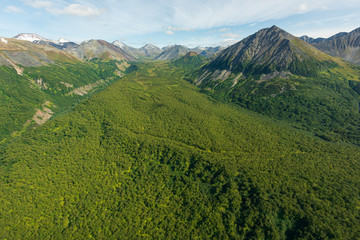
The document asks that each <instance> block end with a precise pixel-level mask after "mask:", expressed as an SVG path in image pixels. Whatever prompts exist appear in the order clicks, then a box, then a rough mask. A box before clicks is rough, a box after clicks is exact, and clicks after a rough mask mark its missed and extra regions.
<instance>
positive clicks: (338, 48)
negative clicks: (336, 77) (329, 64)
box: [301, 28, 360, 65]
mask: <svg viewBox="0 0 360 240" xmlns="http://www.w3.org/2000/svg"><path fill="white" fill-rule="evenodd" d="M301 38H302V39H303V40H305V41H307V42H308V43H310V44H311V45H313V46H314V47H316V48H317V49H319V50H321V51H323V52H325V53H327V54H329V55H331V56H333V57H341V58H343V59H344V60H346V61H348V62H351V63H353V64H356V65H360V28H357V29H355V30H354V31H352V32H349V33H344V32H341V33H338V34H336V35H334V36H332V37H329V38H316V39H313V38H309V37H307V36H303V37H301Z"/></svg>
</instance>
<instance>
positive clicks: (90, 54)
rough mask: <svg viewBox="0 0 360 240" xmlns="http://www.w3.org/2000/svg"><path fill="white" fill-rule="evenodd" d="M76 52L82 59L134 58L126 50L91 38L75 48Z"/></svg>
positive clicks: (74, 52)
mask: <svg viewBox="0 0 360 240" xmlns="http://www.w3.org/2000/svg"><path fill="white" fill-rule="evenodd" d="M72 52H73V54H75V55H76V56H77V57H78V58H80V59H87V60H91V59H95V58H96V59H100V60H129V61H132V60H134V59H133V58H132V57H131V56H129V55H128V54H127V53H126V52H125V51H123V50H122V49H121V48H119V47H118V46H115V45H113V44H111V43H109V42H106V41H104V40H89V41H85V42H82V43H81V44H80V46H79V47H78V48H76V49H74V50H73V51H72Z"/></svg>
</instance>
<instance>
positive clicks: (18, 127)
mask: <svg viewBox="0 0 360 240" xmlns="http://www.w3.org/2000/svg"><path fill="white" fill-rule="evenodd" d="M119 64H121V62H116V61H110V62H107V63H104V62H99V61H92V62H85V63H80V62H77V63H65V62H64V63H60V62H58V63H57V64H53V65H48V66H42V67H27V68H24V72H23V75H18V74H17V73H16V71H15V70H14V69H13V68H9V67H6V66H0V111H1V112H2V113H3V114H1V116H0V122H1V123H2V124H1V126H0V145H2V144H4V143H5V142H7V140H9V139H11V138H12V137H13V136H18V135H19V133H21V132H23V131H25V130H26V128H28V127H29V126H32V125H33V121H32V122H29V121H30V120H31V119H32V118H33V116H34V114H35V112H36V110H35V108H37V109H40V110H42V108H43V107H44V104H45V103H47V105H48V106H47V107H48V108H49V109H51V111H53V112H54V113H55V115H59V114H62V113H64V112H66V111H68V110H69V109H71V108H72V107H73V106H74V105H75V104H77V103H78V102H80V101H82V100H83V99H85V98H86V97H88V93H93V92H94V91H96V90H99V89H103V88H104V87H105V86H107V85H109V84H110V83H111V82H113V81H115V80H116V79H118V78H119V76H118V75H117V73H118V74H119V73H120V72H121V71H120V70H119V69H118V65H119ZM119 66H120V65H119ZM84 86H85V87H84ZM76 89H78V91H76V92H74V90H76ZM29 123H30V124H29Z"/></svg>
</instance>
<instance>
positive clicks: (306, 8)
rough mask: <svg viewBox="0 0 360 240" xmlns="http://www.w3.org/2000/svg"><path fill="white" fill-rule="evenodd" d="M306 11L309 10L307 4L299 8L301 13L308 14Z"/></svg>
mask: <svg viewBox="0 0 360 240" xmlns="http://www.w3.org/2000/svg"><path fill="white" fill-rule="evenodd" d="M306 10H308V6H307V4H306V3H303V4H301V5H300V7H299V11H300V12H302V13H303V12H306Z"/></svg>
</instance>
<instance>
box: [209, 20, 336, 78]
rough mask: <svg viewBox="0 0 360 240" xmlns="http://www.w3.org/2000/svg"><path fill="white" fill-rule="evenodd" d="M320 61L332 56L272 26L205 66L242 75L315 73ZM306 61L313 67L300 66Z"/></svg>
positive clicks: (227, 50) (229, 49)
mask: <svg viewBox="0 0 360 240" xmlns="http://www.w3.org/2000/svg"><path fill="white" fill-rule="evenodd" d="M322 61H332V58H331V57H330V56H328V55H326V54H324V53H322V52H320V51H319V50H317V49H315V48H314V47H312V46H310V45H309V44H307V43H305V42H304V41H302V40H300V39H299V38H296V37H295V36H293V35H291V34H290V33H288V32H286V31H284V30H282V29H281V28H279V27H277V26H272V27H271V28H265V29H262V30H260V31H258V32H257V33H255V34H253V35H251V36H249V37H247V38H245V39H243V40H242V41H240V42H238V43H236V44H234V45H232V46H230V47H229V48H227V49H225V50H223V51H222V52H221V53H220V54H219V55H218V56H217V57H216V58H215V59H214V60H213V61H211V62H210V63H209V64H208V66H207V68H209V69H212V70H227V71H230V72H234V73H240V72H242V73H243V74H245V75H252V74H267V73H271V72H274V71H289V72H291V73H293V74H301V75H305V76H308V75H309V74H316V72H317V68H321V66H322V64H321V62H322ZM305 62H309V65H311V66H312V67H314V69H311V71H310V70H308V69H303V67H302V66H303V65H304V63H305ZM310 63H311V64H310ZM315 63H316V64H315ZM305 65H306V64H305Z"/></svg>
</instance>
